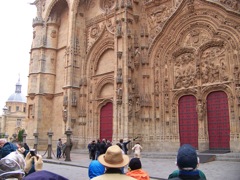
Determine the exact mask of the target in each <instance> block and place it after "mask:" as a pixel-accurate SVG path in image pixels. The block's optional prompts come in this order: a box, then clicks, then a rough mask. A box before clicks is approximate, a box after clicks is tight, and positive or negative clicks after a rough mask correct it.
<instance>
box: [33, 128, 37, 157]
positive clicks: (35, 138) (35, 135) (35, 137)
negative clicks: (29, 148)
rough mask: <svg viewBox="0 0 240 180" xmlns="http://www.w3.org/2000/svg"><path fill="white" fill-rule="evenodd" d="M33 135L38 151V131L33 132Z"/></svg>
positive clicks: (34, 146)
mask: <svg viewBox="0 0 240 180" xmlns="http://www.w3.org/2000/svg"><path fill="white" fill-rule="evenodd" d="M33 136H34V145H33V148H34V149H35V150H36V152H37V145H38V133H37V132H35V133H33Z"/></svg>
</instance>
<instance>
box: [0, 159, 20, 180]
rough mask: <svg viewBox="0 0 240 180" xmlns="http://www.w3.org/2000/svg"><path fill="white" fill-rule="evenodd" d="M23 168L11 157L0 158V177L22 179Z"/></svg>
mask: <svg viewBox="0 0 240 180" xmlns="http://www.w3.org/2000/svg"><path fill="white" fill-rule="evenodd" d="M24 174H25V173H24V170H23V169H22V168H21V167H20V165H19V164H18V163H17V162H16V161H14V160H13V159H9V158H3V159H1V160H0V179H22V177H23V176H24Z"/></svg>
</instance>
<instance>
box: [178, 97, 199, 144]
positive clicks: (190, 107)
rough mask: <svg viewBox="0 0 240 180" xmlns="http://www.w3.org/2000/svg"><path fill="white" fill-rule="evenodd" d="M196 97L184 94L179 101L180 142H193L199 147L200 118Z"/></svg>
mask: <svg viewBox="0 0 240 180" xmlns="http://www.w3.org/2000/svg"><path fill="white" fill-rule="evenodd" d="M196 105H197V103H196V98H195V97H194V96H191V95H188V96H183V97H181V98H180V99H179V102H178V111H179V112H178V114H179V133H180V144H181V145H183V144H191V145H192V146H193V147H195V148H196V149H198V118H197V111H196Z"/></svg>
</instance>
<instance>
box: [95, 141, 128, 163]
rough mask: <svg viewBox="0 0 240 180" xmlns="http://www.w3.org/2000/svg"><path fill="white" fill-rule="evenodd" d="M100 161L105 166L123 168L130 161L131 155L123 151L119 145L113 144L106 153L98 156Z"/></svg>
mask: <svg viewBox="0 0 240 180" xmlns="http://www.w3.org/2000/svg"><path fill="white" fill-rule="evenodd" d="M98 161H99V162H100V163H101V164H102V165H104V166H105V167H109V168H121V167H124V166H126V165H127V164H128V163H129V157H128V156H127V155H125V154H123V153H122V150H121V149H120V147H119V146H118V145H112V146H110V147H109V148H108V149H107V151H106V153H105V154H102V155H100V156H99V157H98Z"/></svg>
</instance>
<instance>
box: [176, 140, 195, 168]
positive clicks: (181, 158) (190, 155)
mask: <svg viewBox="0 0 240 180" xmlns="http://www.w3.org/2000/svg"><path fill="white" fill-rule="evenodd" d="M198 163H199V160H198V157H197V152H196V150H195V148H194V147H192V146H191V145H190V144H184V145H182V146H181V147H180V148H179V150H178V154H177V166H178V168H179V169H181V170H193V169H196V168H197V166H198Z"/></svg>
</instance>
